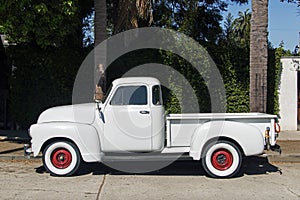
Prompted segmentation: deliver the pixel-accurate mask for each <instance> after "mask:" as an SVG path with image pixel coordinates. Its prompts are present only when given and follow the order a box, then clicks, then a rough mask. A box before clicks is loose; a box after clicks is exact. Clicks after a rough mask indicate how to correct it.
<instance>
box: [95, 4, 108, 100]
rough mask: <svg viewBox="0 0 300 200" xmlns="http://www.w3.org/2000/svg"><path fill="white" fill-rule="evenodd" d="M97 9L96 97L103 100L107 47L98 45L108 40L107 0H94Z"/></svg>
mask: <svg viewBox="0 0 300 200" xmlns="http://www.w3.org/2000/svg"><path fill="white" fill-rule="evenodd" d="M94 9H95V20H94V31H95V45H94V46H95V52H94V53H95V55H94V56H95V58H94V59H95V67H96V71H95V73H96V74H95V81H94V82H95V85H96V88H95V91H96V95H95V99H98V100H101V99H102V97H103V95H104V94H103V93H105V91H106V74H105V69H106V55H107V47H106V46H105V47H104V48H101V51H99V49H97V48H96V47H97V46H98V45H99V44H100V43H101V42H103V41H104V40H106V38H107V32H106V27H107V13H106V12H107V11H106V0H94Z"/></svg>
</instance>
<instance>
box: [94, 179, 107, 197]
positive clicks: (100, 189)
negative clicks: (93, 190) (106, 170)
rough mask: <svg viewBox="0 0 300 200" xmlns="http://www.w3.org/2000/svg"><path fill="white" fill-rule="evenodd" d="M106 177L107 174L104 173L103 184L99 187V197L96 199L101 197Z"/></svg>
mask: <svg viewBox="0 0 300 200" xmlns="http://www.w3.org/2000/svg"><path fill="white" fill-rule="evenodd" d="M105 179H106V174H104V176H103V179H102V182H101V185H100V187H99V190H98V194H97V198H96V200H98V199H99V197H100V194H101V191H102V188H103V186H104V182H105Z"/></svg>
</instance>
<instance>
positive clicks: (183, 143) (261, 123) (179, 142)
mask: <svg viewBox="0 0 300 200" xmlns="http://www.w3.org/2000/svg"><path fill="white" fill-rule="evenodd" d="M276 117H277V116H276V115H269V114H264V113H187V114H169V115H167V117H166V140H167V147H169V148H170V147H189V146H190V142H191V137H192V135H193V134H194V133H195V131H197V129H198V128H200V127H201V126H202V125H203V124H204V123H206V122H209V121H214V120H216V121H220V120H222V121H235V122H241V123H247V124H252V125H253V126H256V127H258V128H259V129H260V130H261V133H262V134H263V133H264V131H265V128H266V126H270V120H271V119H274V118H276Z"/></svg>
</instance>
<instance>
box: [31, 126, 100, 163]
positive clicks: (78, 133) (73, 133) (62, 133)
mask: <svg viewBox="0 0 300 200" xmlns="http://www.w3.org/2000/svg"><path fill="white" fill-rule="evenodd" d="M30 136H31V137H32V140H31V145H32V147H31V148H32V151H33V155H34V156H35V157H36V156H37V155H38V154H39V152H40V151H41V148H42V146H43V145H44V144H45V143H46V142H47V141H49V140H52V139H56V138H66V139H69V140H71V141H73V142H74V143H75V144H76V145H77V147H78V149H79V151H80V153H81V156H82V158H83V160H84V161H86V162H97V161H101V148H100V141H99V136H98V133H97V131H96V129H95V128H94V127H93V126H91V125H87V124H79V123H71V122H51V123H40V124H34V125H32V126H31V127H30Z"/></svg>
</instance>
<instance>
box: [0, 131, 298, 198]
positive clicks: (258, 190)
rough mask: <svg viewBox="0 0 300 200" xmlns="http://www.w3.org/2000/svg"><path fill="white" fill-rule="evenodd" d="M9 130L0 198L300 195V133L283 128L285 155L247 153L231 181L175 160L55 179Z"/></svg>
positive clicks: (1, 144) (0, 155) (86, 170)
mask: <svg viewBox="0 0 300 200" xmlns="http://www.w3.org/2000/svg"><path fill="white" fill-rule="evenodd" d="M9 133H10V134H8V133H7V132H3V131H0V188H1V189H0V199H1V200H2V199H32V200H35V199H58V198H59V199H101V200H110V199H113V200H115V199H116V200H118V199H129V200H131V199H132V200H135V199H136V200H139V199H162V200H164V199H191V200H193V199H225V200H226V199H228V200H232V199H239V200H243V199H255V198H256V199H258V198H259V199H272V200H273V199H289V200H290V199H291V200H293V199H300V183H299V180H300V132H282V133H281V134H280V138H279V139H280V140H279V141H278V144H279V145H281V148H282V154H281V155H279V154H278V153H271V152H266V154H264V155H262V156H253V157H248V158H246V159H245V160H244V161H243V165H242V168H241V171H240V173H239V174H238V175H237V177H235V178H231V179H213V178H209V177H207V176H206V175H205V172H204V170H203V169H202V167H201V165H200V163H199V162H197V161H176V162H174V163H172V164H171V165H169V166H167V167H165V168H163V169H160V170H158V171H154V172H151V173H146V174H128V173H124V172H120V171H117V170H115V169H112V168H109V167H107V166H105V165H103V164H101V163H88V164H87V163H85V164H83V165H82V166H81V167H80V168H79V170H78V172H77V173H76V174H75V175H74V176H72V177H53V176H50V174H49V173H47V172H46V170H45V168H44V167H43V164H42V161H41V159H40V158H37V159H33V158H30V159H28V158H26V157H24V153H23V146H24V143H27V142H28V141H29V140H30V138H29V137H28V135H27V136H26V132H20V133H18V132H9ZM1 135H2V136H1ZM24 135H25V136H24Z"/></svg>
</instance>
